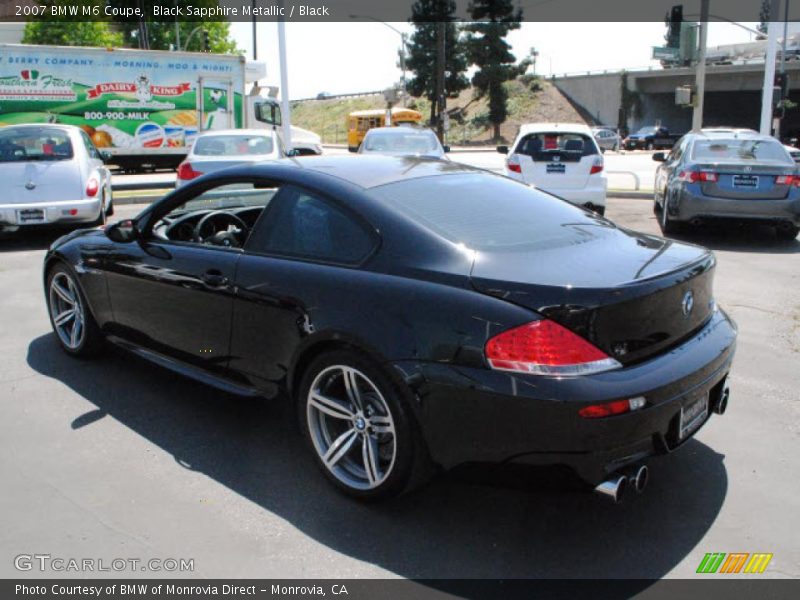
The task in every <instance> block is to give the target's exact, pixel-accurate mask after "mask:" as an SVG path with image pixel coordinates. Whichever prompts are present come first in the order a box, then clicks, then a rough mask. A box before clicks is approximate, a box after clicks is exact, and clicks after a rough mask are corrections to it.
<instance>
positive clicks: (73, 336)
mask: <svg viewBox="0 0 800 600" xmlns="http://www.w3.org/2000/svg"><path fill="white" fill-rule="evenodd" d="M81 329H82V327H81V322H80V320H79V319H75V321H74V322H73V323H72V331H71V332H70V334H69V343H70V345H71V346H72V347H73V348H75V347H77V345H78V342H79V340H80V336H81Z"/></svg>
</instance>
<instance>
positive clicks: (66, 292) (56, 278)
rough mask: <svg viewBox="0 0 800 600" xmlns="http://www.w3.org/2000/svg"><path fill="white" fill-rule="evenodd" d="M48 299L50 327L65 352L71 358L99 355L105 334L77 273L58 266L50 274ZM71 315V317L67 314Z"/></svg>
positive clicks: (63, 266) (60, 265)
mask: <svg viewBox="0 0 800 600" xmlns="http://www.w3.org/2000/svg"><path fill="white" fill-rule="evenodd" d="M46 298H47V314H48V315H49V316H50V325H51V327H52V328H53V333H55V336H56V340H58V344H59V346H61V349H62V350H64V352H66V353H67V354H69V355H71V356H78V357H90V356H93V355H94V354H96V353H97V351H98V350H100V348H101V347H102V345H103V334H102V333H101V332H100V328H99V327H98V325H97V322H96V321H95V320H94V317H93V316H92V312H91V310H89V304H88V303H87V302H86V296H85V295H84V294H83V290H81V288H80V285H79V284H78V280H77V277H76V275H75V273H74V272H73V271H72V269H70V268H69V267H67V266H66V265H65V264H64V263H57V264H56V265H55V266H53V267H52V268H51V269H50V271H48V273H47V290H46ZM69 311H71V312H72V315H71V316H70V315H68V314H67V313H68V312H69ZM59 321H60V322H59ZM57 322H59V324H58V325H56V323H57ZM76 327H77V331H76Z"/></svg>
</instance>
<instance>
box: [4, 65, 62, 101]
mask: <svg viewBox="0 0 800 600" xmlns="http://www.w3.org/2000/svg"><path fill="white" fill-rule="evenodd" d="M75 99H76V94H75V90H74V89H73V87H72V80H71V79H60V78H58V77H54V76H52V75H46V74H42V73H40V72H39V71H37V70H35V69H25V70H24V71H20V73H19V75H11V76H9V77H0V100H20V101H34V102H36V101H42V102H47V101H52V100H63V101H66V102H74V101H75Z"/></svg>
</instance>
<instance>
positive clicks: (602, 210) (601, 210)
mask: <svg viewBox="0 0 800 600" xmlns="http://www.w3.org/2000/svg"><path fill="white" fill-rule="evenodd" d="M594 212H596V213H597V214H598V215H600V216H601V217H605V216H606V207H605V206H595V207H594Z"/></svg>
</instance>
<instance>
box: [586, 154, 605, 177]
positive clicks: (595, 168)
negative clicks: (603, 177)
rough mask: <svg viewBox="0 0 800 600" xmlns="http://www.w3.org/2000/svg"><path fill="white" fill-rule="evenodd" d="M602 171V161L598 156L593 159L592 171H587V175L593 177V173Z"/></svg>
mask: <svg viewBox="0 0 800 600" xmlns="http://www.w3.org/2000/svg"><path fill="white" fill-rule="evenodd" d="M602 170H603V159H602V158H601V157H599V156H597V157H595V159H594V162H593V163H592V169H591V171H589V175H594V174H595V173H599V172H600V171H602Z"/></svg>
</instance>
